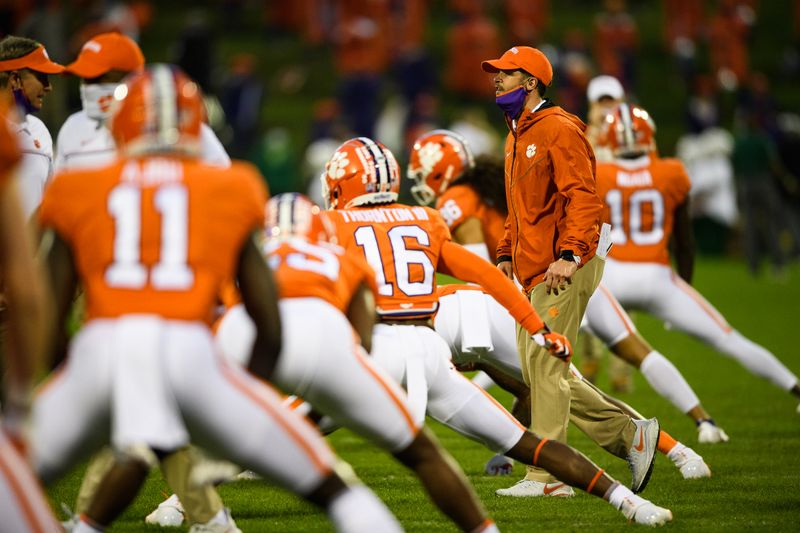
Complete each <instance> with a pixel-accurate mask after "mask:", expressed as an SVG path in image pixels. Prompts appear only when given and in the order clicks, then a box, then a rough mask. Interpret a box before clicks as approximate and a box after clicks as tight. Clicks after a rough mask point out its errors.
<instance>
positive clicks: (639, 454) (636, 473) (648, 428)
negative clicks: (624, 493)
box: [628, 418, 661, 493]
mask: <svg viewBox="0 0 800 533" xmlns="http://www.w3.org/2000/svg"><path fill="white" fill-rule="evenodd" d="M633 423H634V424H636V433H634V434H633V442H632V443H631V447H630V449H629V450H628V467H630V469H631V476H632V479H631V490H632V491H633V492H634V493H637V492H642V491H643V490H644V488H645V487H646V486H647V482H648V481H649V480H650V474H652V473H653V465H654V464H655V460H656V452H657V451H658V437H659V433H660V432H661V428H660V426H659V424H658V420H656V419H655V418H651V419H650V420H634V421H633Z"/></svg>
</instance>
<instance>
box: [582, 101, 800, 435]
mask: <svg viewBox="0 0 800 533" xmlns="http://www.w3.org/2000/svg"><path fill="white" fill-rule="evenodd" d="M654 135H655V126H654V125H653V122H652V120H651V119H650V115H649V114H648V113H647V111H645V110H644V109H641V108H639V107H636V106H631V105H628V104H620V105H619V106H618V107H617V108H616V109H615V110H614V112H613V113H611V114H610V115H609V116H608V118H607V120H606V129H605V130H604V132H603V134H602V135H601V137H600V142H601V143H602V144H603V145H604V146H606V147H608V148H609V149H610V150H611V151H612V153H613V154H614V158H615V159H614V161H613V162H609V163H599V164H598V165H597V188H598V193H599V194H600V196H601V197H602V198H603V199H604V201H605V204H606V207H605V209H606V213H605V216H606V217H607V219H610V220H611V221H612V224H613V226H614V229H613V231H612V234H613V240H614V249H613V250H612V252H611V255H610V256H609V260H608V264H607V265H606V270H605V273H604V274H603V283H604V284H605V286H606V287H607V288H608V290H609V291H610V292H611V293H612V294H613V295H614V296H615V297H616V298H617V300H619V302H620V303H621V304H622V305H623V306H624V307H626V308H632V309H640V310H642V311H646V312H647V313H649V314H651V315H653V316H655V317H657V318H659V319H661V320H662V321H664V322H666V323H669V324H671V325H672V327H674V328H675V329H678V330H680V331H683V332H684V333H688V334H689V335H692V336H694V337H697V338H698V339H700V340H701V341H703V342H705V343H706V344H708V345H709V346H712V347H713V348H715V349H716V350H718V351H720V352H722V353H723V354H725V355H728V356H730V357H732V358H733V359H735V360H736V361H738V362H739V363H740V364H741V365H742V366H744V367H745V368H746V369H747V370H749V371H750V372H751V373H753V374H755V375H757V376H760V377H762V378H765V379H767V380H769V381H770V382H771V383H773V384H774V385H775V386H777V387H780V388H781V389H783V390H785V391H788V392H789V393H790V394H793V395H794V396H795V397H800V385H798V380H797V376H795V375H794V374H793V373H792V372H791V371H790V370H789V369H788V368H786V367H785V366H784V365H783V364H782V363H781V362H780V361H779V360H778V359H777V358H776V357H775V356H774V355H773V354H772V353H770V352H769V351H768V350H766V349H765V348H763V347H762V346H759V345H757V344H755V343H754V342H752V341H750V340H749V339H746V338H745V337H744V336H742V335H741V334H740V333H739V332H738V331H736V330H735V329H733V328H732V327H731V326H730V325H729V324H728V323H727V322H726V320H725V318H724V317H723V316H722V315H720V314H719V312H718V311H717V310H716V309H714V307H713V306H712V305H711V304H710V303H708V302H707V301H706V300H705V298H703V296H702V295H700V293H698V292H697V291H696V290H695V289H694V288H692V286H691V285H690V283H691V281H692V273H693V268H694V244H693V237H692V233H691V223H690V221H689V187H690V183H689V177H688V176H687V175H686V170H685V169H684V167H683V164H682V163H681V162H680V161H678V160H676V159H666V158H660V157H658V156H656V155H655V137H654ZM670 239H673V240H674V243H675V246H674V250H675V262H676V264H677V273H676V272H675V271H674V270H673V269H672V267H671V266H670V252H669V249H668V246H667V245H668V243H669V241H670ZM798 412H800V406H799V407H798ZM699 429H700V434H701V436H702V433H703V429H704V428H703V426H702V424H701V426H700V428H699Z"/></svg>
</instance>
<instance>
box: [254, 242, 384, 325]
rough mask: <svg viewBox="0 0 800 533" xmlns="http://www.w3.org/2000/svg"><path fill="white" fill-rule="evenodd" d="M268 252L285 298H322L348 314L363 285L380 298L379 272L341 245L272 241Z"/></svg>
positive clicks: (267, 249)
mask: <svg viewBox="0 0 800 533" xmlns="http://www.w3.org/2000/svg"><path fill="white" fill-rule="evenodd" d="M265 251H266V252H267V254H268V255H269V264H270V267H272V270H273V272H274V273H275V281H276V283H277V284H278V291H279V293H280V297H281V298H308V297H312V298H320V299H322V300H325V301H326V302H328V303H330V304H331V305H333V306H335V307H336V308H337V309H339V310H340V311H341V312H343V313H346V312H347V308H348V306H349V305H350V300H352V299H353V295H354V294H355V292H356V290H358V288H359V287H360V286H361V285H362V284H365V285H366V286H367V287H369V288H370V289H371V290H372V292H373V293H374V294H375V295H376V296H377V292H378V287H377V285H376V284H375V273H374V272H373V271H372V269H371V268H370V267H369V265H368V264H367V262H366V261H364V259H362V258H361V257H360V256H359V255H356V254H353V253H346V252H345V250H344V248H342V247H341V246H336V245H334V244H329V243H325V242H318V243H310V242H308V241H306V240H305V239H288V240H283V241H278V240H273V241H270V242H268V243H267V244H266V246H265Z"/></svg>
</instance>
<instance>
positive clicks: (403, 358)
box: [323, 137, 671, 525]
mask: <svg viewBox="0 0 800 533" xmlns="http://www.w3.org/2000/svg"><path fill="white" fill-rule="evenodd" d="M323 180H324V185H323V189H324V192H325V194H324V196H325V197H326V198H327V201H328V203H329V205H330V206H331V207H333V208H334V209H335V211H333V212H332V213H331V217H332V219H333V220H334V221H335V223H336V226H337V233H338V239H339V243H340V244H341V245H343V246H344V247H345V248H346V249H348V250H349V251H355V252H357V253H360V254H362V255H363V256H364V257H365V259H366V260H367V262H368V263H369V264H370V266H371V267H372V268H373V270H375V274H376V276H377V281H378V302H377V308H378V315H379V318H380V323H379V324H378V325H377V326H376V327H375V332H374V335H373V350H372V356H373V358H374V359H375V361H376V362H377V363H378V365H379V366H382V367H383V368H384V370H386V371H387V373H388V374H389V375H390V376H392V377H393V378H394V379H395V380H397V381H398V382H400V383H402V384H403V385H404V387H405V389H406V391H407V392H408V396H409V403H410V406H411V412H412V415H413V416H414V417H415V420H422V419H423V417H424V416H425V413H426V412H427V413H428V414H430V415H431V416H433V417H434V418H435V419H437V420H439V421H440V422H442V423H444V424H445V425H447V426H449V427H451V428H452V429H454V430H456V431H458V432H459V433H461V434H463V435H465V436H468V437H470V438H473V439H475V440H478V441H479V442H481V443H483V444H484V445H486V446H487V447H489V448H491V449H492V450H495V451H498V452H503V453H506V454H507V455H509V456H510V457H513V458H515V459H517V460H519V461H521V462H523V463H525V464H535V465H537V466H540V467H543V468H545V469H548V470H549V471H550V472H551V473H552V474H553V475H555V476H556V477H558V478H559V479H561V480H562V481H563V483H554V484H553V486H552V487H550V489H549V490H548V492H550V493H551V494H553V495H571V494H572V489H571V488H570V487H569V486H567V485H564V483H568V484H571V485H574V486H576V487H579V488H583V489H587V490H588V491H589V492H591V493H592V494H595V495H597V496H601V497H606V498H608V499H609V501H610V502H611V503H612V504H614V505H615V506H616V508H617V509H621V510H622V511H623V513H624V514H625V515H626V516H627V517H628V518H632V519H634V520H636V521H637V522H638V523H644V524H649V525H655V524H662V523H664V522H667V521H669V520H670V519H671V513H670V512H669V511H668V510H666V509H661V508H659V507H656V506H654V505H653V504H651V503H649V502H647V501H646V500H631V497H632V496H633V494H632V493H631V492H630V489H628V488H627V487H623V486H621V485H619V484H616V483H615V482H614V481H613V480H612V479H611V478H608V477H607V476H606V475H605V474H604V473H603V472H602V471H601V470H599V469H598V468H597V467H596V466H594V465H593V464H592V463H591V462H590V461H588V460H587V459H586V458H585V457H583V456H582V455H580V454H579V453H577V452H576V451H574V450H572V449H571V448H570V447H569V446H567V445H565V444H562V443H558V442H555V441H550V440H547V439H539V437H537V436H536V435H534V434H533V433H531V432H529V431H527V430H526V429H525V428H524V427H523V426H521V425H520V424H519V423H518V422H517V421H516V420H515V419H514V418H513V417H512V416H511V415H510V414H509V413H508V412H507V411H506V410H505V409H503V408H502V406H501V405H499V404H498V403H497V402H496V401H495V400H494V399H493V398H491V397H490V396H489V395H488V394H486V393H485V392H484V391H483V390H481V389H480V388H479V387H477V386H475V385H474V384H472V383H471V382H470V381H469V380H467V379H466V378H464V377H463V376H462V375H461V374H460V373H459V372H458V371H456V370H455V368H454V367H453V366H452V364H450V362H449V353H448V352H449V350H448V348H447V345H446V344H445V343H444V341H443V340H442V339H441V337H439V336H438V335H437V334H436V332H435V331H434V330H433V329H432V327H431V325H432V324H431V317H432V315H433V313H434V312H435V311H436V308H437V306H438V296H437V294H436V291H435V289H436V278H435V272H436V271H440V272H443V273H446V274H450V275H453V276H457V277H459V278H461V279H465V280H467V281H473V282H476V283H481V284H482V285H483V286H485V287H486V288H487V290H490V291H491V292H492V294H493V295H494V296H495V297H496V298H497V299H498V301H500V302H501V303H503V305H504V306H506V307H507V308H508V309H509V311H510V312H511V314H512V315H513V316H514V317H515V318H516V319H517V320H518V321H519V323H520V324H522V325H523V326H524V328H525V330H526V331H527V332H528V334H531V335H534V337H533V338H534V340H535V341H536V342H540V343H542V344H543V345H546V347H547V349H548V351H549V352H550V353H551V354H553V355H555V356H557V357H560V358H563V359H568V358H569V356H570V346H569V343H568V342H567V341H566V340H565V339H564V338H563V337H562V336H561V335H558V334H555V333H550V332H549V330H547V329H546V326H545V325H544V323H543V322H542V321H541V318H539V316H538V314H537V313H536V311H535V310H534V309H533V307H531V305H530V303H529V302H528V301H527V300H526V299H525V297H523V296H522V295H521V294H520V293H519V292H518V291H517V290H516V288H515V287H514V285H513V283H511V281H509V280H508V279H507V278H505V277H504V276H503V274H502V273H501V272H500V271H499V270H497V269H495V268H493V267H492V266H491V265H488V264H486V263H485V262H484V261H480V260H479V259H478V258H477V257H476V256H475V255H474V254H472V253H470V252H469V251H467V250H465V249H463V248H462V247H460V246H458V245H457V244H454V243H453V242H451V240H450V233H449V231H448V229H447V227H446V225H445V223H444V221H443V220H442V219H441V216H440V215H439V214H438V212H436V211H435V210H433V209H430V208H427V207H409V206H404V205H402V204H398V203H396V200H397V191H398V190H399V185H400V184H399V171H398V168H397V162H396V160H395V159H394V156H393V155H392V154H391V152H390V151H389V150H387V149H386V147H384V146H383V145H381V144H379V143H376V142H374V141H372V140H371V139H368V138H365V137H360V138H357V139H351V140H350V141H347V142H345V143H344V144H342V145H341V146H340V147H339V148H338V149H337V151H336V153H335V154H334V155H333V156H332V158H331V160H330V161H329V162H328V164H327V165H326V171H325V174H324V175H323ZM565 364H566V363H565ZM622 419H624V420H622ZM619 422H620V424H619V425H610V427H609V428H608V432H609V434H610V437H609V439H610V440H611V441H613V442H615V443H616V444H617V445H618V446H619V447H620V448H623V447H625V446H627V443H629V442H630V441H631V440H632V438H633V437H634V435H637V434H638V435H639V438H640V439H641V440H642V442H643V445H642V448H641V449H642V451H641V452H639V453H638V455H637V456H636V457H637V459H641V460H640V461H638V462H637V465H638V471H637V474H639V475H638V476H637V477H636V479H635V482H634V489H635V490H640V489H641V488H643V486H644V485H645V483H646V481H647V478H648V473H649V471H650V469H651V467H652V459H653V455H654V454H655V451H656V450H655V448H656V443H657V439H658V430H657V427H658V426H657V421H653V422H652V423H651V424H648V425H644V426H639V425H638V424H634V423H633V422H631V420H630V418H628V417H626V416H624V415H622V414H621V416H620V418H619ZM600 480H603V483H602V487H598V483H599V482H600ZM623 494H624V495H625V496H622V495H623ZM626 502H627V503H626Z"/></svg>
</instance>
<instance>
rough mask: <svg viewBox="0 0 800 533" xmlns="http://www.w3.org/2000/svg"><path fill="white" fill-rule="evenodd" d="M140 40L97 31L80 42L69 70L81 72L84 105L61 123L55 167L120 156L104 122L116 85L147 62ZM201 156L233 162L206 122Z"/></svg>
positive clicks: (78, 165) (85, 165) (222, 163)
mask: <svg viewBox="0 0 800 533" xmlns="http://www.w3.org/2000/svg"><path fill="white" fill-rule="evenodd" d="M144 63H145V59H144V55H143V54H142V50H141V49H140V48H139V45H138V44H136V41H134V40H133V39H131V38H130V37H128V36H126V35H123V34H121V33H118V32H108V33H101V34H99V35H96V36H94V37H92V38H91V39H89V40H88V41H86V43H84V45H83V46H82V47H81V51H80V54H79V55H78V58H77V59H76V60H75V61H74V62H72V63H70V64H69V65H67V67H66V70H65V71H66V72H67V73H69V74H74V75H75V76H78V77H79V78H81V89H80V90H81V104H82V105H83V109H81V110H80V111H78V112H76V113H73V114H72V115H70V116H69V118H67V120H66V121H65V122H64V125H63V126H61V130H60V131H59V132H58V137H57V139H56V159H55V169H56V171H62V170H67V169H70V170H72V169H76V168H88V167H100V166H103V165H106V164H108V163H110V162H111V161H112V160H114V159H115V158H116V149H115V147H114V141H113V139H112V138H111V134H110V133H109V131H108V129H107V128H106V127H105V120H106V118H107V117H108V114H109V106H110V104H111V100H112V98H113V94H114V89H116V87H117V85H119V83H120V82H121V81H122V79H123V78H124V77H125V76H127V75H128V74H130V73H131V72H138V71H140V70H142V69H143V68H144ZM200 140H201V157H202V159H203V160H204V161H205V162H206V163H210V164H215V165H219V166H223V167H228V166H230V164H231V160H230V158H229V157H228V154H227V153H226V152H225V149H224V148H223V147H222V144H221V143H220V142H219V139H217V137H216V135H214V132H213V131H212V130H211V128H210V127H208V125H207V124H203V125H202V129H201V136H200Z"/></svg>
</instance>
